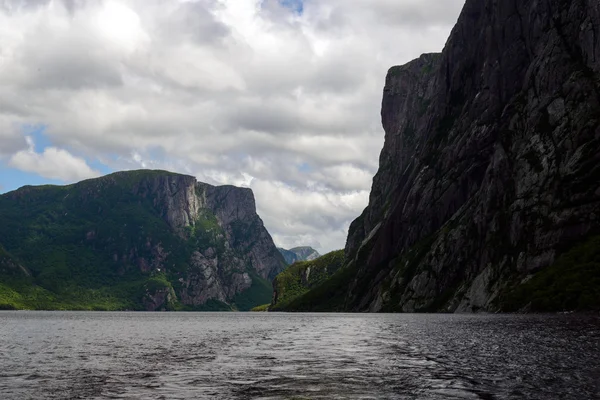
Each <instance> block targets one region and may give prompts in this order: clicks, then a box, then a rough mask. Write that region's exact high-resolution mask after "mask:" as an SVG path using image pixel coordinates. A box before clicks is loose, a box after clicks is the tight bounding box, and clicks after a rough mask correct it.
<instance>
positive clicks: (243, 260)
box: [0, 170, 283, 311]
mask: <svg viewBox="0 0 600 400" xmlns="http://www.w3.org/2000/svg"><path fill="white" fill-rule="evenodd" d="M195 185H196V181H195V179H194V178H193V177H187V176H184V175H177V174H172V173H169V172H165V171H145V170H144V171H131V172H125V173H116V174H112V175H108V176H105V177H102V178H98V179H92V180H88V181H83V182H80V183H77V184H74V185H68V186H39V187H23V188H21V189H19V190H16V191H14V192H10V193H7V194H4V195H1V196H0V244H1V245H0V308H4V309H59V310H67V309H68V310H148V309H152V310H154V309H157V310H159V309H166V310H194V311H202V310H231V309H232V306H231V305H228V304H225V303H222V302H220V301H218V300H213V299H210V298H209V299H208V300H205V299H204V298H203V297H200V296H203V294H202V293H201V290H195V286H194V285H196V286H199V287H202V288H205V287H206V286H207V285H209V284H210V282H214V277H217V279H219V283H220V285H222V286H226V285H227V284H229V282H231V281H233V279H234V278H235V277H236V276H237V277H238V278H237V279H238V280H239V276H241V275H242V274H250V276H251V277H252V285H251V287H250V288H248V289H247V290H242V291H241V293H238V294H237V296H235V299H233V298H232V299H229V300H232V301H231V303H232V304H233V303H235V307H236V308H237V309H246V310H247V309H250V308H252V307H254V306H256V305H259V304H263V303H265V302H268V301H269V300H270V298H271V292H272V290H271V285H270V283H269V282H268V281H266V280H265V279H262V278H261V277H260V276H259V275H258V274H257V273H256V272H255V271H254V269H253V268H252V265H251V263H250V261H249V260H248V258H247V256H246V255H245V254H241V253H239V252H237V251H236V250H235V249H232V248H231V247H232V246H231V245H230V244H229V243H227V241H228V240H229V238H230V237H231V234H229V233H228V232H226V228H225V227H223V226H221V225H220V224H219V221H218V220H217V217H216V215H215V212H214V211H213V210H212V209H209V208H202V206H203V205H202V204H200V206H201V208H200V209H198V210H195V209H194V210H191V209H190V210H191V211H190V210H187V209H182V207H184V206H186V205H188V203H189V202H190V201H193V199H192V200H190V199H189V195H187V194H185V195H184V194H183V192H185V191H186V190H187V192H190V193H191V195H192V196H193V195H194V193H195V192H194V187H196V188H197V187H198V186H195ZM190 188H191V189H190ZM201 188H202V187H201ZM196 190H197V189H196ZM215 190H218V188H216V189H215ZM228 190H229V191H231V190H232V189H230V188H228ZM233 190H238V189H237V188H234V189H233ZM240 190H242V189H240ZM187 192H186V193H187ZM228 193H229V192H228ZM186 196H187V197H186ZM196 198H197V199H198V200H197V201H201V200H200V199H202V197H200V196H198V194H197V193H196ZM178 201H179V202H181V203H182V204H181V205H180V204H178V203H177V202H178ZM190 207H191V206H190ZM194 207H195V206H194ZM252 211H254V210H252ZM176 218H180V219H185V218H188V219H190V218H191V219H190V223H187V222H186V224H188V225H187V226H185V225H182V224H183V223H180V222H179V221H176V222H173V221H174V219H176ZM257 218H258V217H257ZM180 225H182V226H180ZM180 228H181V229H180ZM263 229H264V228H263ZM228 235H229V236H228ZM234 239H236V238H235V237H234ZM272 247H273V249H274V252H275V253H276V250H275V246H274V245H272ZM217 260H218V262H220V263H222V266H221V264H217ZM282 263H283V261H282ZM220 268H222V269H223V270H224V271H223V272H221V270H220ZM211 279H212V280H211ZM203 282H209V283H203ZM202 285H204V286H202ZM208 289H210V288H207V290H208ZM194 290H195V291H194ZM202 290H204V289H202ZM214 290H215V289H214V288H213V292H214ZM161 293H168V294H170V295H169V296H166V297H165V296H161ZM194 296H195V297H194ZM197 298H200V299H201V303H200V304H201V305H192V304H199V303H198V300H195V299H197ZM184 299H188V300H187V303H185V304H184V302H183V300H184Z"/></svg>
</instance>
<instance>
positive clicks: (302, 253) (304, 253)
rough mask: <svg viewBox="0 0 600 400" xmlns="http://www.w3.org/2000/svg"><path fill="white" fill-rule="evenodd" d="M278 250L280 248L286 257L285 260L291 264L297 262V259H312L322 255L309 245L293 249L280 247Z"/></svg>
mask: <svg viewBox="0 0 600 400" xmlns="http://www.w3.org/2000/svg"><path fill="white" fill-rule="evenodd" d="M277 250H279V252H280V253H281V255H282V256H283V258H284V259H285V262H286V263H288V264H289V265H291V264H293V263H295V262H296V261H310V260H314V259H316V258H319V257H321V255H320V254H319V252H317V251H316V250H315V249H313V248H312V247H309V246H302V247H294V248H293V249H289V250H286V249H282V248H281V247H278V248H277Z"/></svg>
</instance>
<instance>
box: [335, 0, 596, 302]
mask: <svg viewBox="0 0 600 400" xmlns="http://www.w3.org/2000/svg"><path fill="white" fill-rule="evenodd" d="M598 32H600V4H599V3H598V2H597V1H591V0H590V1H586V0H575V1H569V2H565V1H560V0H547V1H534V0H526V1H501V2H500V1H492V0H485V1H482V0H468V1H467V3H466V5H465V7H464V9H463V12H462V14H461V16H460V18H459V21H458V23H457V25H456V27H455V28H454V30H453V32H452V34H451V36H450V38H449V40H448V42H447V45H446V47H445V49H444V51H443V53H442V54H439V55H436V54H431V55H423V56H422V57H421V58H419V59H418V60H415V61H413V62H411V63H409V64H407V65H405V66H402V67H394V68H392V69H390V71H389V73H388V76H387V78H386V84H385V89H384V97H383V106H382V121H383V126H384V129H385V145H384V148H383V150H382V152H381V157H380V169H379V171H378V173H377V175H376V176H375V178H374V180H373V188H372V192H371V197H370V201H369V205H368V207H367V208H366V209H365V211H364V213H363V214H362V215H361V217H359V218H358V219H357V220H356V221H354V222H353V223H352V225H351V227H350V231H349V236H348V241H347V244H346V254H347V255H348V260H349V261H350V262H349V266H350V267H351V268H355V269H356V271H357V273H356V276H355V278H354V280H353V281H352V282H351V283H350V293H349V294H348V297H347V299H346V307H347V308H348V309H352V310H371V311H380V310H401V311H419V310H420V311H428V310H430V311H433V310H446V311H470V310H479V309H484V310H494V309H498V308H499V307H501V305H500V303H498V302H497V301H496V300H497V297H498V296H499V295H501V294H503V293H505V292H506V291H508V290H510V289H511V288H512V287H514V286H515V285H518V284H519V282H521V281H522V280H523V279H526V278H528V277H529V276H531V275H532V274H534V273H536V272H537V271H540V270H543V269H544V268H546V267H548V266H549V265H551V264H552V263H553V262H554V261H555V260H556V258H557V256H558V255H559V254H561V253H562V252H564V251H566V250H567V249H569V248H570V247H572V246H573V245H574V244H575V243H577V242H579V241H582V240H583V239H584V238H586V237H588V236H590V235H594V234H597V233H598V231H599V229H598V228H599V226H600V225H599V223H598V216H599V215H600V185H599V182H600V145H599V143H600V33H598Z"/></svg>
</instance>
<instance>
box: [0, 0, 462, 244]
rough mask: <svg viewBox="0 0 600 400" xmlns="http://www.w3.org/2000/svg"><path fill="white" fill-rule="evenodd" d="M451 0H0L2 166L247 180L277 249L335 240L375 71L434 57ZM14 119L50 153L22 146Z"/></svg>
mask: <svg viewBox="0 0 600 400" xmlns="http://www.w3.org/2000/svg"><path fill="white" fill-rule="evenodd" d="M463 3H464V0H444V1H443V2H439V1H434V0H418V1H417V0H356V1H345V0H305V1H304V3H303V6H304V12H303V13H302V14H298V13H295V12H294V11H293V10H291V9H290V8H286V7H283V6H281V3H280V2H279V1H278V0H196V1H185V2H183V1H168V2H166V1H162V0H105V1H58V0H45V1H41V0H40V1H36V2H29V1H17V0H14V1H11V0H8V1H4V2H0V86H1V87H2V90H0V160H1V157H2V154H5V159H9V160H10V162H11V165H13V166H15V167H17V168H22V169H25V170H27V171H35V172H38V173H40V174H43V176H46V177H61V179H67V180H73V179H79V178H80V177H89V176H95V174H97V173H96V172H95V171H93V170H92V169H91V168H89V166H87V164H86V163H85V161H84V159H97V160H99V161H102V162H104V163H106V164H107V165H108V166H109V167H110V168H113V169H131V168H140V167H149V168H168V169H172V170H175V171H178V172H184V173H191V174H194V175H196V176H197V177H198V178H199V179H201V180H205V181H208V182H209V183H231V184H245V185H249V186H251V187H252V188H253V190H254V191H255V194H256V197H257V202H258V205H259V208H260V212H261V216H262V217H263V218H264V220H265V222H266V225H267V228H268V229H269V231H270V232H271V233H272V234H273V236H274V237H275V238H276V240H277V241H279V243H278V244H282V245H286V244H287V245H291V244H303V243H306V244H315V243H320V245H315V246H316V247H317V248H318V249H319V250H320V251H327V250H332V249H334V248H341V247H343V245H344V242H345V234H346V232H345V230H347V226H348V224H349V222H350V221H351V220H352V219H353V218H355V217H357V216H358V215H359V214H360V213H361V211H362V208H363V207H364V206H365V205H366V202H367V194H368V191H369V189H370V181H371V177H372V176H373V174H374V173H375V172H376V169H377V163H378V155H379V152H380V150H381V147H382V145H383V131H382V129H381V124H380V121H379V119H380V117H379V113H380V105H381V93H382V87H383V83H384V78H385V73H386V71H387V69H388V68H389V67H390V66H392V65H394V64H400V63H404V62H407V61H409V60H411V59H413V58H415V57H417V56H419V55H420V54H421V53H424V52H430V51H439V50H441V48H442V46H443V44H444V43H445V41H446V38H447V36H448V34H449V32H450V29H451V27H452V26H453V24H454V22H455V21H456V18H457V17H458V13H459V11H460V8H461V6H462V4H463ZM23 124H30V125H43V126H46V127H47V129H46V131H45V132H46V134H47V135H48V136H49V140H50V142H51V143H52V144H53V146H54V147H51V148H48V149H46V150H45V151H44V152H43V153H40V154H37V153H35V152H33V151H32V150H31V149H30V150H27V145H26V144H25V143H24V139H23V137H22V136H19V134H18V129H17V130H16V131H15V130H14V127H19V126H22V125H23ZM15 132H17V133H15ZM61 149H63V150H61ZM64 149H68V152H67V151H66V150H64ZM58 160H61V161H60V162H58ZM65 165H70V166H71V167H68V168H67V167H65ZM75 171H79V172H75ZM78 174H79V175H78ZM349 198H352V199H354V200H352V201H350V202H346V201H347V199H349ZM294 199H300V200H298V201H296V200H294ZM267 204H268V206H267ZM344 204H346V205H344ZM284 209H286V210H287V211H284ZM304 210H310V212H305V211H304ZM340 210H343V212H341V211H340ZM282 218H283V219H282ZM283 221H285V223H283ZM319 246H321V247H319Z"/></svg>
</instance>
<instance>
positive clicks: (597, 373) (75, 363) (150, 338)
mask: <svg viewBox="0 0 600 400" xmlns="http://www.w3.org/2000/svg"><path fill="white" fill-rule="evenodd" d="M598 354H600V319H599V318H598V317H597V316H576V315H557V316H522V315H515V316H486V315H477V316H473V315H364V314H361V315H350V314H263V313H259V314H242V313H235V314H234V313H229V314H221V313H212V314H210V313H189V314H188V313H185V314H161V313H84V312H64V313H61V312H0V398H2V399H8V400H11V399H19V400H20V399H139V398H143V399H433V400H436V399H482V400H497V399H498V400H499V399H578V400H579V399H594V398H600V383H599V382H600V361H599V360H598Z"/></svg>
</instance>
